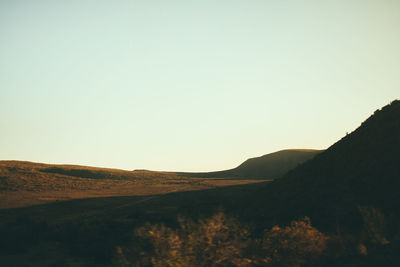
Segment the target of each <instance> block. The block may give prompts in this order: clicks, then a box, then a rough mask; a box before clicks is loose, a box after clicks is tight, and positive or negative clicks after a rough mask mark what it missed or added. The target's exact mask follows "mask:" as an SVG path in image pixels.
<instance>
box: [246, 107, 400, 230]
mask: <svg viewBox="0 0 400 267" xmlns="http://www.w3.org/2000/svg"><path fill="white" fill-rule="evenodd" d="M399 188H400V101H398V100H396V101H393V102H392V103H391V104H390V105H387V106H385V107H383V108H382V109H380V110H377V111H375V113H374V114H373V115H372V116H371V117H370V118H368V119H367V120H366V121H365V122H363V123H362V124H361V126H360V127H359V128H358V129H356V130H355V131H354V132H352V133H351V134H348V135H346V136H345V137H343V138H342V139H341V140H340V141H338V142H337V143H335V144H334V145H332V146H331V147H330V148H328V149H327V150H326V151H324V152H322V153H321V154H319V155H317V156H316V157H315V158H313V159H312V160H310V161H308V162H306V163H305V164H303V165H301V166H299V167H298V168H296V169H294V170H292V171H290V172H289V173H288V174H287V175H285V176H284V177H282V178H281V179H279V180H276V181H274V182H273V183H271V184H269V185H266V186H265V187H264V188H263V189H260V191H259V193H258V194H256V195H255V196H253V199H252V201H256V202H257V203H263V205H262V207H261V209H263V210H264V212H263V214H264V215H265V216H267V217H270V218H272V217H278V218H280V219H281V220H285V221H286V220H290V218H293V217H295V216H304V215H306V216H310V217H311V218H312V220H313V222H314V223H316V222H318V223H319V224H320V225H323V226H324V227H334V225H336V224H342V225H347V226H348V227H358V226H359V223H360V220H361V218H360V213H359V212H358V209H359V208H358V207H359V206H373V207H376V208H378V209H379V210H381V211H382V212H384V213H385V214H388V215H390V216H397V217H398V216H399V214H400V213H399V211H400V206H399V203H400V191H399ZM256 213H257V212H256ZM265 213H268V214H265Z"/></svg>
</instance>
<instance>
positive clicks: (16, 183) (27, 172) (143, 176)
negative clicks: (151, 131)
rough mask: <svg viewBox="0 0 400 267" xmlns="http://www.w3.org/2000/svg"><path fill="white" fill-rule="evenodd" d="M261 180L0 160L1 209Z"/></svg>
mask: <svg viewBox="0 0 400 267" xmlns="http://www.w3.org/2000/svg"><path fill="white" fill-rule="evenodd" d="M253 182H260V181H255V180H253V181H250V180H245V179H242V180H231V179H212V178H207V179H199V178H191V177H182V176H178V175H176V174H175V173H172V172H156V171H147V170H135V171H125V170H119V169H106V168H96V167H87V166H77V165H54V164H53V165H52V164H42V163H33V162H26V161H0V209H2V208H13V207H23V206H31V205H37V204H44V203H49V202H54V201H60V200H69V199H77V198H91V197H111V196H147V195H154V194H165V193H170V192H177V191H187V190H201V189H209V188H213V187H218V186H228V185H235V184H236V185H237V184H246V183H253Z"/></svg>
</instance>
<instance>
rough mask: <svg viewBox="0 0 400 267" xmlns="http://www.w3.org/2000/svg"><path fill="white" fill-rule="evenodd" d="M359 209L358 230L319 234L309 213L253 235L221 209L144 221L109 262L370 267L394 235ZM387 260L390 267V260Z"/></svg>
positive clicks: (370, 211) (379, 217)
mask: <svg viewBox="0 0 400 267" xmlns="http://www.w3.org/2000/svg"><path fill="white" fill-rule="evenodd" d="M359 211H360V214H361V215H362V217H363V226H362V228H361V231H360V232H359V233H357V234H356V233H342V232H340V231H337V232H336V233H329V234H324V233H322V232H320V231H319V230H318V229H316V228H315V227H313V226H312V225H311V222H310V219H309V218H308V217H304V218H300V219H298V220H294V221H292V222H291V223H290V224H288V225H286V226H278V225H275V226H273V227H271V228H269V229H264V230H263V231H261V232H259V233H257V232H255V231H254V229H253V230H252V227H251V225H249V224H247V223H243V222H240V221H239V220H237V219H235V218H234V217H232V216H227V215H226V214H225V213H224V212H222V211H219V212H217V213H216V214H214V215H213V216H211V217H209V218H206V219H204V218H203V219H199V220H198V221H197V222H194V221H193V220H190V219H184V218H179V219H178V223H177V225H175V226H172V227H168V226H165V225H164V224H149V223H147V224H146V225H145V226H142V227H140V228H137V229H135V231H134V234H133V238H132V241H131V244H130V245H127V246H118V247H117V249H116V253H117V255H116V257H115V260H114V263H113V265H114V266H156V267H178V266H199V267H207V266H239V267H249V266H270V267H301V266H342V264H343V265H344V266H374V265H373V263H374V261H380V260H381V256H382V255H380V254H379V253H382V252H383V251H385V249H387V246H388V245H389V244H390V243H391V242H393V243H397V244H398V243H399V239H398V238H397V239H396V238H392V240H391V241H389V240H388V238H387V233H386V230H385V223H386V222H385V217H384V215H383V214H382V213H381V212H380V211H379V210H377V209H376V208H373V207H360V208H359ZM370 254H371V255H370ZM377 257H378V259H377ZM386 260H388V259H386ZM371 263H372V265H370V264H371ZM380 263H382V262H380ZM386 263H387V264H388V265H385V266H390V261H386ZM394 263H395V262H393V264H394Z"/></svg>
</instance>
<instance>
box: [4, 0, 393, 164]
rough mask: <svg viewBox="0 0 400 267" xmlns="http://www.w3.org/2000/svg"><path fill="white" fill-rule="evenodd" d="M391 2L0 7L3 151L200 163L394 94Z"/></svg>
mask: <svg viewBox="0 0 400 267" xmlns="http://www.w3.org/2000/svg"><path fill="white" fill-rule="evenodd" d="M399 14H400V1H398V0H392V1H390V0H375V1H368V0H359V1H356V0H353V1H352V0H337V1H321V0H315V1H285V0H276V1H272V0H271V1H267V0H264V1H234V0H219V1H216V0H212V1H208V0H203V1H183V0H182V1H151V0H143V1H99V0H93V1H84V0H79V1H76V0H75V1H73V0H69V1H56V0H47V1H41V0H37V1H30V0H29V1H28V0H26V1H23V0H21V1H15V0H1V1H0V159H4V160H6V159H7V160H9V159H14V160H29V161H35V162H46V163H71V164H81V165H92V166H103V167H114V168H123V169H142V168H143V169H152V170H181V171H208V170H221V169H227V168H232V167H235V166H236V165H238V164H239V163H241V162H242V161H244V160H245V159H247V158H249V157H255V156H261V155H263V154H267V153H271V152H274V151H277V150H281V149H286V148H315V149H325V148H327V147H329V146H330V145H331V144H333V143H334V142H336V141H337V140H338V139H340V138H341V137H343V136H344V135H345V134H346V132H351V131H353V130H354V129H355V128H357V127H358V126H359V125H360V123H361V122H362V121H364V120H365V119H366V118H367V117H368V116H370V115H371V114H372V113H373V112H374V111H375V110H376V109H378V108H381V107H382V106H384V105H386V104H388V103H389V102H390V101H392V100H394V99H395V98H399V97H400V16H399Z"/></svg>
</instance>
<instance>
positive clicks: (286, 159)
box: [178, 149, 321, 179]
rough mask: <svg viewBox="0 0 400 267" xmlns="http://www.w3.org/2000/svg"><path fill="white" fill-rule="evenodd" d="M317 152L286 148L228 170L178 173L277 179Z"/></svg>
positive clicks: (317, 152) (216, 176)
mask: <svg viewBox="0 0 400 267" xmlns="http://www.w3.org/2000/svg"><path fill="white" fill-rule="evenodd" d="M319 153H321V150H314V149H286V150H281V151H277V152H274V153H270V154H266V155H264V156H261V157H256V158H251V159H248V160H246V161H245V162H243V163H242V164H240V165H239V166H238V167H236V168H234V169H230V170H225V171H216V172H199V173H190V172H182V173H178V174H180V175H183V176H186V177H205V178H207V177H208V178H211V177H215V178H227V177H229V178H251V179H277V178H280V177H281V176H282V175H284V174H286V173H287V172H288V171H289V170H291V169H293V168H295V167H297V166H298V165H300V164H302V163H304V162H306V161H307V160H310V159H311V158H313V157H314V156H315V155H317V154H319Z"/></svg>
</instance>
